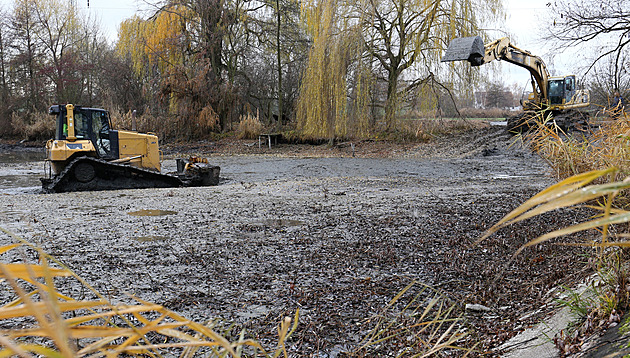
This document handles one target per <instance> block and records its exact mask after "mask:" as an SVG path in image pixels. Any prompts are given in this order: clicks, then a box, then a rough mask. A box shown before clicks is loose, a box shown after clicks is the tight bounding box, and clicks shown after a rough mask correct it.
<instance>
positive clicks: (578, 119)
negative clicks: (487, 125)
mask: <svg viewBox="0 0 630 358" xmlns="http://www.w3.org/2000/svg"><path fill="white" fill-rule="evenodd" d="M552 119H553V121H549V122H548V123H547V125H555V126H556V127H557V128H559V129H560V130H562V131H563V132H565V133H569V132H578V131H580V132H586V131H588V130H589V128H590V126H589V119H590V116H589V114H588V113H586V112H582V111H576V110H570V111H566V112H562V113H554V114H553V117H552ZM536 121H537V118H536V113H535V112H531V111H526V112H523V113H521V114H518V115H516V116H512V117H509V118H508V119H507V130H508V132H509V133H511V134H521V133H525V132H528V131H530V130H531V129H533V128H536V125H537V124H536ZM538 121H539V120H538Z"/></svg>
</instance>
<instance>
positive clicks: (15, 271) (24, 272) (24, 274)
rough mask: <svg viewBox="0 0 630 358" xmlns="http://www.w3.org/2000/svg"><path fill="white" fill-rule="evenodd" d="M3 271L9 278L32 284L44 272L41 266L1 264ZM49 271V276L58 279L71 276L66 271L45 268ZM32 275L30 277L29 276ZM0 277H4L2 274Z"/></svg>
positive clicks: (44, 273)
mask: <svg viewBox="0 0 630 358" xmlns="http://www.w3.org/2000/svg"><path fill="white" fill-rule="evenodd" d="M2 266H3V267H4V269H5V270H6V271H7V272H9V273H10V276H11V277H15V278H19V279H22V280H24V281H27V282H33V281H34V279H35V278H39V277H44V275H46V272H45V270H46V269H44V268H43V267H42V266H40V265H32V264H2ZM47 269H48V270H50V274H51V275H53V276H59V277H69V276H72V273H70V272H69V271H67V270H64V269H58V268H52V267H49V268H47ZM31 274H32V275H31ZM0 277H5V278H6V276H5V275H4V274H2V275H0Z"/></svg>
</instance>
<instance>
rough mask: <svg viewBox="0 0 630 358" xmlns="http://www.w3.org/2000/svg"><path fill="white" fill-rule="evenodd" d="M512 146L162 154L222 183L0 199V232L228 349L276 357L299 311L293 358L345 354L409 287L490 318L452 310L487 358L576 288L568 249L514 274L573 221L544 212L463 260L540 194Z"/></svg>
mask: <svg viewBox="0 0 630 358" xmlns="http://www.w3.org/2000/svg"><path fill="white" fill-rule="evenodd" d="M511 143H512V140H511V138H510V137H509V136H507V135H506V134H505V133H504V129H503V128H500V127H499V128H496V127H486V128H478V129H475V130H474V131H470V132H463V133H459V134H457V135H451V136H447V137H441V138H438V139H436V140H434V141H432V142H431V143H426V144H418V143H415V144H403V145H392V144H387V143H380V142H361V143H355V145H354V152H355V153H354V155H355V156H354V157H352V146H351V145H350V144H349V143H345V144H342V145H339V146H336V147H334V148H329V147H327V146H297V145H286V144H284V145H279V146H277V147H273V148H272V149H268V148H261V149H259V148H258V146H257V142H255V141H249V142H248V141H245V142H244V141H234V142H228V143H219V144H217V143H200V144H197V145H194V146H187V147H182V146H179V147H177V148H175V147H171V148H168V151H169V153H170V154H175V153H183V154H185V155H188V154H202V155H207V156H209V157H210V158H211V162H213V163H216V164H218V165H220V166H221V168H222V175H221V176H222V183H221V184H220V185H219V186H216V187H207V188H176V189H148V190H120V191H109V192H89V193H65V194H49V195H44V194H32V193H17V194H10V195H9V194H0V198H1V200H2V209H0V223H1V226H2V227H3V228H5V229H7V230H9V231H11V232H13V233H15V234H17V235H19V236H21V237H24V238H26V239H28V240H29V241H32V242H35V243H37V244H39V245H41V246H42V247H43V248H44V250H45V251H47V252H48V253H50V254H52V255H54V256H55V257H57V258H58V259H59V260H61V261H62V262H64V263H65V264H67V265H68V266H69V267H71V268H72V269H73V270H74V271H76V272H77V273H78V274H79V275H80V276H82V277H83V278H84V279H86V280H87V281H88V282H89V283H91V284H92V285H93V286H94V287H95V288H97V289H98V290H99V291H100V292H102V293H103V294H105V295H106V296H107V297H110V298H111V299H112V300H113V301H114V302H121V301H122V302H126V301H129V298H128V297H127V296H126V294H127V293H128V294H133V295H136V296H138V297H140V298H142V299H144V300H148V301H152V302H155V303H160V304H163V305H165V306H166V307H168V308H170V309H172V310H175V311H177V312H180V313H181V314H183V315H185V316H187V317H189V318H191V319H193V320H196V321H198V322H206V321H208V320H219V321H220V322H224V323H225V324H226V325H227V324H228V323H236V324H237V326H236V327H237V328H235V330H234V332H235V333H238V332H239V330H240V328H245V329H246V331H247V336H248V337H252V338H255V339H258V340H260V341H262V342H274V337H275V336H276V334H277V333H276V332H277V331H276V330H277V328H276V327H277V324H278V322H279V321H280V320H281V318H282V317H283V316H286V315H293V314H294V312H295V311H296V309H298V308H299V309H300V320H299V327H298V330H297V332H296V333H295V334H294V336H293V338H292V339H291V341H290V350H291V352H293V354H294V355H296V356H318V357H326V356H336V355H338V353H339V352H343V351H347V350H352V349H353V348H354V347H355V346H356V344H357V343H358V342H359V341H360V340H361V339H362V338H363V337H364V336H365V335H366V333H367V332H368V331H369V330H370V329H371V328H372V327H373V326H372V325H373V322H372V321H370V320H369V319H370V318H371V317H373V316H374V315H375V314H378V313H379V312H381V310H382V309H383V308H384V307H385V305H386V304H387V302H388V301H389V300H390V299H392V298H393V297H394V296H395V295H396V294H397V293H398V292H400V291H401V290H402V289H403V288H405V287H406V286H407V285H408V284H409V283H411V282H412V281H417V282H420V283H423V284H427V285H430V286H432V287H434V288H435V289H437V290H439V291H441V292H443V293H445V294H446V295H447V297H449V298H450V299H452V302H456V303H457V306H458V307H459V308H463V307H464V305H465V304H468V303H470V304H481V305H484V306H487V307H488V308H490V309H491V310H490V311H487V312H470V311H468V312H464V311H463V310H462V312H463V315H464V317H465V320H464V324H465V325H467V326H468V332H471V333H472V334H471V336H470V338H469V342H465V343H466V344H468V343H472V342H473V341H480V342H482V343H481V345H479V346H478V347H477V348H478V349H480V350H490V349H492V348H493V347H496V346H498V345H499V344H500V343H501V342H503V341H505V340H506V339H508V338H509V337H511V336H513V335H514V334H516V333H517V332H518V331H519V330H522V329H524V328H525V327H527V326H528V325H530V324H531V323H532V322H533V321H534V320H536V319H538V318H540V316H541V315H543V314H544V311H542V312H539V314H537V315H536V314H534V315H530V312H533V311H536V310H537V309H538V308H539V307H540V306H541V305H543V304H544V303H545V301H546V300H547V299H548V298H549V297H550V296H551V293H550V290H551V289H552V288H554V287H556V286H557V285H558V284H560V283H571V282H573V281H574V280H577V279H579V277H581V276H583V275H585V274H586V272H585V271H584V267H585V266H586V265H584V263H583V262H581V260H582V259H581V258H580V256H579V255H578V254H579V253H580V251H579V249H574V248H568V247H558V246H556V245H550V244H546V245H542V246H539V247H535V248H533V249H527V250H525V251H524V253H523V254H521V255H520V256H517V257H516V258H514V259H511V258H512V254H513V253H514V252H515V251H516V249H518V247H520V246H521V245H522V244H523V243H525V242H526V241H527V240H530V239H532V238H534V237H536V236H537V235H539V234H541V233H543V232H546V231H548V230H550V229H553V228H556V227H559V226H562V225H568V224H571V223H574V222H576V221H577V220H578V219H580V217H581V215H582V214H583V213H582V214H581V213H577V212H573V211H563V212H554V213H552V214H549V215H546V216H544V217H542V218H536V219H534V220H531V221H529V222H526V223H524V224H521V225H516V226H514V227H510V228H507V229H504V230H502V231H500V232H499V233H497V234H495V235H493V236H492V237H490V238H489V239H487V240H485V241H484V242H482V243H480V244H478V245H474V243H475V241H476V240H477V239H478V238H479V237H480V236H481V235H482V234H483V232H484V231H485V230H486V229H488V228H489V227H490V226H491V225H492V224H493V223H495V222H496V221H498V220H499V219H501V218H502V217H503V216H504V215H505V214H507V213H508V212H509V211H510V210H512V209H514V208H515V207H517V206H518V205H519V204H521V203H522V202H523V201H525V200H526V199H527V198H529V197H531V196H532V195H534V194H535V193H536V192H538V191H540V190H541V189H543V188H544V187H546V186H548V185H550V184H551V183H552V182H553V178H551V177H550V176H549V175H548V168H547V167H546V165H545V164H544V163H543V162H541V161H540V159H538V158H537V157H536V156H535V155H532V154H531V153H529V152H528V151H527V150H525V149H523V148H521V147H520V146H519V145H513V146H510V144H511ZM166 166H167V167H168V166H173V163H172V160H169V161H167V162H166ZM142 210H151V211H149V212H144V215H142V213H143V212H140V213H138V212H139V211H142ZM130 213H132V214H130ZM149 214H155V216H152V215H149ZM9 242H12V239H11V238H10V237H9V236H7V235H4V234H1V235H0V243H1V244H6V243H9ZM64 290H65V291H66V292H68V293H69V294H72V295H74V296H75V297H76V296H80V295H81V294H82V293H81V291H80V290H79V288H78V287H73V286H69V287H64ZM0 298H2V299H3V301H6V300H7V299H9V297H8V296H7V294H6V293H3V294H2V296H0Z"/></svg>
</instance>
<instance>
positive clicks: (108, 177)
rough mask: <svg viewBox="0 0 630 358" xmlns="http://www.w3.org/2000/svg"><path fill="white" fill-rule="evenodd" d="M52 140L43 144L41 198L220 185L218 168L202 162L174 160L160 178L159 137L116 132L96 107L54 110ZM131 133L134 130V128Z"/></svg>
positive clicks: (51, 109) (64, 107)
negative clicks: (174, 165)
mask: <svg viewBox="0 0 630 358" xmlns="http://www.w3.org/2000/svg"><path fill="white" fill-rule="evenodd" d="M48 114H50V115H53V116H56V118H57V119H56V126H55V127H56V128H55V138H54V139H51V140H49V141H48V142H47V143H46V161H45V177H44V178H41V179H40V180H41V182H42V189H43V191H44V192H45V193H60V192H72V191H92V190H116V189H143V188H170V187H182V186H207V185H217V184H218V183H219V172H220V168H219V167H218V166H211V165H208V162H207V160H206V159H205V158H197V157H192V158H190V159H189V160H188V161H185V160H183V159H178V160H177V172H175V173H172V174H166V173H161V172H160V170H161V163H160V154H161V153H160V150H159V146H158V137H157V136H156V135H155V134H153V133H150V132H149V133H146V134H145V133H138V132H136V131H135V130H132V131H126V130H115V129H113V127H112V122H111V120H110V117H109V113H108V112H107V111H106V110H104V109H100V108H89V107H82V106H74V105H73V104H66V105H53V106H51V107H50V108H49V110H48ZM134 129H135V128H134Z"/></svg>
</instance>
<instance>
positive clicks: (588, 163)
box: [480, 113, 630, 353]
mask: <svg viewBox="0 0 630 358" xmlns="http://www.w3.org/2000/svg"><path fill="white" fill-rule="evenodd" d="M550 119H551V118H549V117H547V118H543V116H542V114H539V122H541V123H539V124H541V125H539V126H538V128H537V129H536V130H535V131H533V132H531V133H529V134H527V135H525V136H524V138H525V140H526V142H527V143H528V144H529V145H530V146H531V148H532V149H534V150H535V151H536V152H538V153H539V154H540V155H541V157H542V158H544V159H545V160H546V161H547V162H548V163H549V165H550V166H551V168H552V169H553V170H554V172H555V175H556V176H557V177H558V178H560V179H562V180H561V181H560V182H558V183H557V184H554V185H552V186H550V187H548V188H547V189H545V190H543V191H541V192H540V193H538V194H536V195H535V196H533V197H532V198H530V199H529V200H527V201H526V202H525V203H523V204H522V205H521V206H519V207H518V208H516V209H514V210H513V211H512V212H510V213H508V214H507V215H506V216H505V217H504V218H503V219H501V220H500V221H499V222H497V223H496V224H495V225H493V226H492V227H491V228H490V229H489V230H488V231H487V232H486V234H485V235H484V236H483V237H482V238H481V239H480V241H481V240H484V239H485V238H487V237H488V236H490V235H492V234H493V233H495V232H496V231H498V230H500V229H502V228H504V227H506V226H509V225H512V224H514V223H517V222H520V221H523V220H527V219H531V218H534V217H536V216H539V215H542V214H544V213H548V212H551V211H554V210H558V209H563V208H577V207H588V208H590V209H592V210H593V215H592V216H591V217H588V218H585V219H584V220H583V221H582V222H579V223H576V224H574V225H571V226H568V227H564V228H560V229H557V230H553V231H550V232H548V233H546V234H543V235H541V236H539V237H537V238H532V239H531V240H530V241H529V242H527V243H525V244H524V245H523V246H522V247H520V248H519V249H518V250H517V252H516V253H515V255H517V254H519V253H520V252H522V251H523V250H525V249H527V248H528V247H531V246H534V245H538V244H541V243H544V242H549V241H552V240H554V239H556V238H559V237H569V238H572V239H573V242H571V243H568V244H567V243H565V244H563V245H577V246H586V247H590V248H593V257H592V258H591V259H589V262H591V263H592V264H593V268H594V270H595V273H596V278H595V279H594V280H592V281H591V282H590V284H589V285H588V288H587V290H586V292H585V293H580V294H578V293H575V292H573V291H569V292H570V294H568V295H567V297H568V298H567V299H565V300H563V301H562V302H561V303H562V304H564V305H566V306H568V307H570V308H571V309H572V310H573V311H574V312H577V313H578V314H579V321H578V322H577V323H576V324H575V326H574V328H575V329H574V331H573V332H569V333H567V332H562V334H561V335H560V336H557V337H555V342H556V345H557V347H558V348H559V349H560V350H561V351H562V352H564V353H573V352H575V351H577V350H579V342H580V339H581V338H582V337H583V336H584V335H588V334H590V333H592V332H593V331H595V330H598V329H604V328H608V327H612V326H614V325H616V324H617V322H619V320H620V317H619V312H623V311H625V310H627V309H628V308H629V307H630V305H629V303H630V281H629V272H628V265H627V257H626V253H625V251H624V250H623V249H625V248H628V247H630V240H629V238H630V226H629V225H628V223H630V211H629V210H628V203H630V201H629V198H630V196H629V195H628V193H629V190H630V118H629V117H628V115H627V114H625V113H624V114H622V115H621V116H618V117H614V118H613V117H612V116H606V117H604V120H600V121H598V122H596V123H595V125H591V130H590V131H588V132H583V133H582V134H576V133H570V134H567V133H563V132H562V131H561V130H559V129H558V128H557V127H554V126H553V125H550V122H549V121H550Z"/></svg>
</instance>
